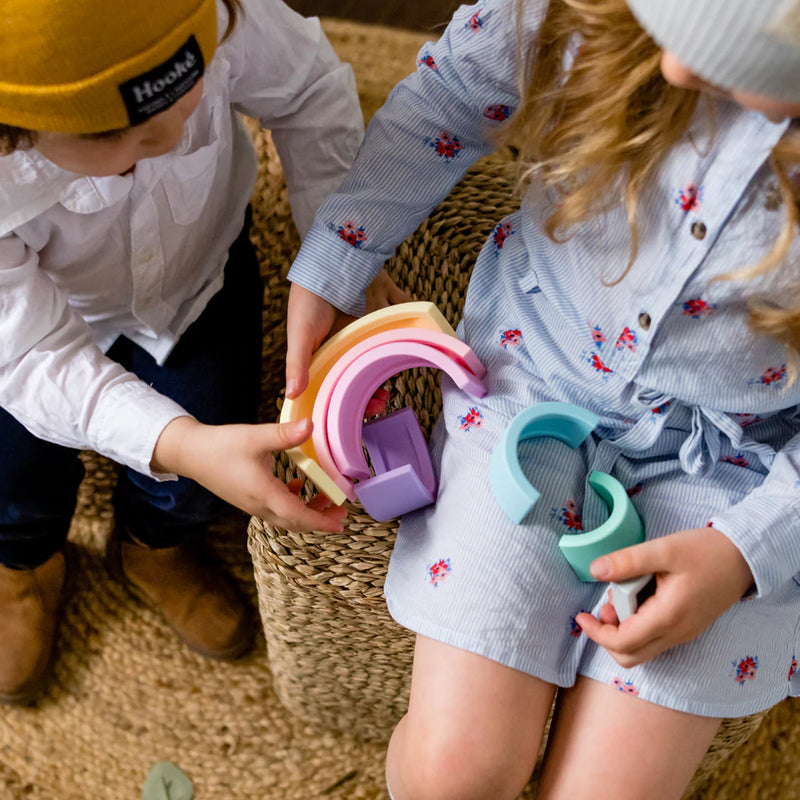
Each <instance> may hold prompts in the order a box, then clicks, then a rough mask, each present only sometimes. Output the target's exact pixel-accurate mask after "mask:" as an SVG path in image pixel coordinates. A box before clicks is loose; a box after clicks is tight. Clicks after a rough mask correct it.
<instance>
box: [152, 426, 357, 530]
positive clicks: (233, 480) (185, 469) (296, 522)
mask: <svg viewBox="0 0 800 800" xmlns="http://www.w3.org/2000/svg"><path fill="white" fill-rule="evenodd" d="M311 429H312V426H311V420H309V419H302V420H298V421H297V422H289V423H285V424H283V425H277V424H267V425H203V424H202V423H200V422H198V421H197V420H195V419H194V418H192V417H178V418H177V419H174V420H172V422H170V423H169V424H168V425H167V427H166V428H164V430H163V431H162V432H161V436H160V437H159V439H158V442H157V443H156V447H155V450H154V451H153V459H152V464H151V465H152V468H153V470H154V471H156V472H174V473H176V474H178V475H183V476H184V477H187V478H191V479H193V480H195V481H197V482H198V483H199V484H201V485H202V486H205V487H206V489H208V490H209V491H211V492H213V493H214V494H216V495H217V496H218V497H221V498H222V499H223V500H226V501H227V502H229V503H231V504H232V505H234V506H237V507H238V508H240V509H242V511H246V512H247V513H248V514H253V515H255V516H257V517H260V518H262V519H264V520H265V521H266V522H268V523H270V524H271V525H276V526H279V527H281V528H286V529H287V530H291V531H312V530H319V531H331V532H340V531H342V530H343V524H342V523H343V520H344V518H345V516H346V515H347V511H346V509H344V508H340V507H328V506H329V505H330V502H329V501H328V499H327V498H326V497H325V496H324V495H317V496H316V497H313V498H312V499H311V500H309V501H308V503H304V502H303V501H302V500H301V499H300V498H299V497H298V495H297V493H298V492H299V491H300V489H301V488H302V485H303V482H302V481H292V482H291V484H290V485H288V486H287V485H286V484H285V483H283V482H282V481H281V480H279V479H278V478H276V477H275V475H274V474H273V472H272V464H273V459H272V451H273V450H285V449H286V448H290V447H295V446H297V445H299V444H302V442H304V441H306V439H308V437H309V436H310V435H311Z"/></svg>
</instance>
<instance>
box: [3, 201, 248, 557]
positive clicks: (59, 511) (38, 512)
mask: <svg viewBox="0 0 800 800" xmlns="http://www.w3.org/2000/svg"><path fill="white" fill-rule="evenodd" d="M248 229H249V215H248V222H247V224H245V227H244V230H243V231H242V233H241V234H240V236H239V238H238V239H237V240H236V242H234V244H233V245H232V247H231V249H230V251H229V253H228V263H227V265H226V267H225V283H224V286H223V288H222V289H221V290H220V291H219V292H218V293H217V294H216V295H215V296H214V297H213V298H212V299H211V301H210V302H209V304H208V306H207V307H206V308H205V310H204V311H203V313H202V315H201V316H200V317H199V318H198V319H197V320H196V321H195V322H194V323H192V325H191V326H190V327H189V328H188V329H187V331H186V332H185V333H184V334H183V336H182V337H181V338H180V340H179V342H178V344H177V345H176V347H175V349H174V350H173V351H172V353H170V355H169V358H168V359H167V360H166V362H165V363H164V365H163V366H159V365H158V364H157V363H156V362H155V361H154V360H153V357H152V356H151V355H150V354H149V353H147V352H146V351H145V350H143V349H142V348H141V347H139V346H138V345H136V344H134V343H133V342H131V341H130V340H128V339H126V338H124V337H120V338H119V339H117V341H116V342H115V343H114V345H113V346H112V347H111V349H110V350H109V351H108V356H109V357H110V358H112V359H114V360H115V361H117V362H119V363H120V364H122V365H123V366H124V367H125V368H126V369H128V370H130V371H131V372H133V373H135V374H136V375H138V376H139V378H141V379H142V380H143V381H146V382H147V383H149V384H151V385H152V386H153V387H154V388H155V389H157V390H158V391H159V392H161V393H162V394H164V395H167V396H168V397H171V398H172V399H173V400H175V401H176V402H178V403H180V404H181V405H182V406H183V407H184V408H185V409H186V410H187V411H188V412H189V413H191V414H193V415H194V416H195V417H196V418H197V419H198V420H200V421H201V422H205V423H208V424H213V425H220V424H225V423H233V422H255V421H256V416H257V412H258V401H259V393H260V386H261V341H262V330H261V313H262V301H263V292H264V288H263V283H262V280H261V275H260V271H259V264H258V260H257V259H256V255H255V252H254V250H253V247H252V245H251V244H250V240H249V238H248ZM83 473H84V469H83V465H82V463H81V461H80V459H79V458H78V451H77V450H73V449H71V448H67V447H61V446H60V445H55V444H51V443H49V442H45V441H43V440H41V439H38V438H36V437H35V436H33V435H32V434H31V433H29V432H28V431H27V430H26V429H25V428H24V427H23V426H22V425H20V424H19V423H18V422H17V421H16V420H15V419H14V418H13V417H12V416H11V415H10V414H8V413H7V412H6V411H4V410H3V409H0V563H1V564H4V565H6V566H9V567H18V568H19V567H34V566H37V565H39V564H43V563H44V562H45V561H46V560H47V559H48V558H50V557H51V556H52V555H53V554H54V553H55V552H56V551H58V550H59V549H61V548H62V547H63V545H64V541H65V540H66V537H67V531H68V530H69V525H70V520H71V518H72V515H73V513H74V511H75V504H76V497H77V492H78V486H79V485H80V482H81V479H82V478H83ZM114 509H115V515H116V521H117V529H118V531H120V533H121V535H123V536H131V537H134V538H135V539H136V540H138V541H140V542H142V543H143V544H147V545H149V546H150V547H171V546H174V545H177V544H180V543H182V542H184V541H186V540H188V539H190V538H192V537H194V536H195V535H198V534H200V533H201V532H202V531H204V530H205V528H206V527H207V525H208V523H209V522H211V521H213V520H214V519H215V518H217V517H218V516H219V515H220V514H221V513H222V511H223V510H224V509H225V504H224V503H223V502H222V501H221V500H220V499H219V498H217V497H215V496H214V495H213V494H211V492H209V491H207V490H206V489H204V488H203V487H202V486H200V485H198V484H197V483H195V482H194V481H191V480H188V479H187V478H179V479H178V480H177V481H163V482H159V481H154V480H153V479H152V478H148V477H146V476H145V475H142V474H140V473H137V472H135V471H134V470H132V469H129V468H123V469H122V470H120V474H119V479H118V482H117V486H116V489H115V492H114Z"/></svg>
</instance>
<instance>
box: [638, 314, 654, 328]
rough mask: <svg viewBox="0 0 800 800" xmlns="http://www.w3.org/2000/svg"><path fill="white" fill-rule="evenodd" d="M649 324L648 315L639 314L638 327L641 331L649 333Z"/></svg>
mask: <svg viewBox="0 0 800 800" xmlns="http://www.w3.org/2000/svg"><path fill="white" fill-rule="evenodd" d="M651 322H652V320H651V319H650V315H649V314H648V313H647V312H646V311H642V313H641V314H639V327H640V328H641V329H642V330H644V331H649V330H650V323H651Z"/></svg>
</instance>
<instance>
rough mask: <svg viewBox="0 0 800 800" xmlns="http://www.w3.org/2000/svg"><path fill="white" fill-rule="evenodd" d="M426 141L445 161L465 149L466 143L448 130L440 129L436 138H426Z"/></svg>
mask: <svg viewBox="0 0 800 800" xmlns="http://www.w3.org/2000/svg"><path fill="white" fill-rule="evenodd" d="M425 143H426V144H427V145H428V146H429V147H432V148H433V149H434V150H435V151H436V155H437V156H441V157H442V158H444V159H445V161H450V160H451V159H453V158H455V157H456V156H457V155H458V154H459V153H460V152H461V151H462V150H463V149H464V145H463V144H461V142H459V141H458V137H457V136H453V135H452V134H451V133H449V132H448V131H440V133H439V135H438V136H437V137H436V138H435V139H425Z"/></svg>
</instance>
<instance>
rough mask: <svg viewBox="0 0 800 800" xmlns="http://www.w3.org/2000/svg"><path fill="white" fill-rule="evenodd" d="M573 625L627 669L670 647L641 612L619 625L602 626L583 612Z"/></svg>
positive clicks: (605, 623) (658, 629) (656, 627)
mask: <svg viewBox="0 0 800 800" xmlns="http://www.w3.org/2000/svg"><path fill="white" fill-rule="evenodd" d="M601 616H602V615H601ZM575 622H577V623H578V625H580V626H581V628H582V629H583V632H584V633H585V634H586V636H588V637H589V638H590V639H591V640H592V641H593V642H594V643H595V644H597V645H599V646H600V647H602V648H604V649H605V650H607V651H608V653H609V654H610V655H611V657H612V658H613V659H614V660H615V661H616V662H617V663H618V664H620V666H623V667H626V668H627V667H633V666H636V665H637V664H641V663H643V662H645V661H648V660H649V659H651V658H654V657H655V656H657V655H658V654H659V653H660V652H662V650H665V649H666V648H667V647H669V646H670V643H668V642H666V639H665V637H664V636H663V635H662V634H661V627H660V626H658V625H656V624H651V621H649V620H647V619H646V618H645V615H644V613H643V612H640V613H638V614H634V615H633V616H632V617H629V618H628V619H626V620H625V622H624V623H621V624H618V623H612V622H604V621H602V619H595V617H593V616H592V615H591V614H589V613H588V612H582V613H580V614H578V615H577V616H576V617H575Z"/></svg>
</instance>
